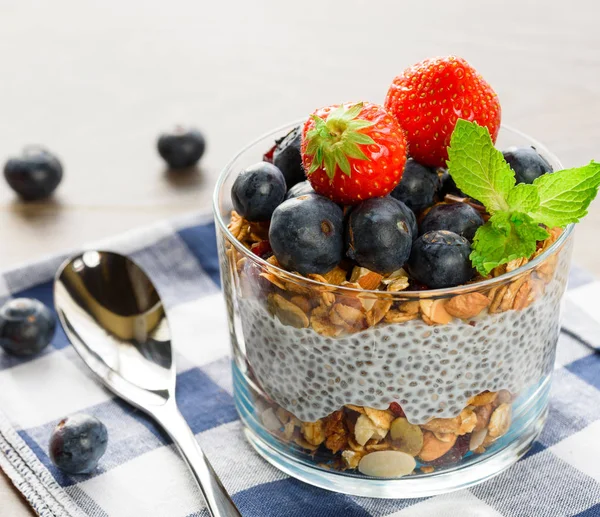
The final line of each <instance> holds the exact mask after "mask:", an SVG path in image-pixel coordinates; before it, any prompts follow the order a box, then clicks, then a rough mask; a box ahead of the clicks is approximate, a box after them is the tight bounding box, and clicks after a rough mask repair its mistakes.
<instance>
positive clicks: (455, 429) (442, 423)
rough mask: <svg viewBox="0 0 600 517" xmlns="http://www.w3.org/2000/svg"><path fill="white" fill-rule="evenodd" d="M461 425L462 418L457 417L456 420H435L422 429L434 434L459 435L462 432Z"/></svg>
mask: <svg viewBox="0 0 600 517" xmlns="http://www.w3.org/2000/svg"><path fill="white" fill-rule="evenodd" d="M460 424H461V419H460V416H456V417H454V418H434V419H433V420H430V421H429V422H427V423H426V424H423V425H422V426H421V427H422V428H423V429H426V430H427V431H431V432H434V433H442V434H446V433H451V434H458V433H459V431H460Z"/></svg>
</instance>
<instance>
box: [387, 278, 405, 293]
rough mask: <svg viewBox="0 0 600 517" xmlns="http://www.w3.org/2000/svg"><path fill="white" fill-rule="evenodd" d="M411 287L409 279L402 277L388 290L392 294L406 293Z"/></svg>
mask: <svg viewBox="0 0 600 517" xmlns="http://www.w3.org/2000/svg"><path fill="white" fill-rule="evenodd" d="M408 286H409V282H408V277H400V278H397V279H396V280H394V281H393V282H392V283H391V284H388V286H387V290H388V291H389V292H391V293H397V292H399V291H404V290H405V289H407V288H408Z"/></svg>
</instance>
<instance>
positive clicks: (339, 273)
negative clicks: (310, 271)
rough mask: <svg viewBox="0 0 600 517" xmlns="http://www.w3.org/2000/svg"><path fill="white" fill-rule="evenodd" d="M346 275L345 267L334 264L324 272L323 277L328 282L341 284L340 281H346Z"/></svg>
mask: <svg viewBox="0 0 600 517" xmlns="http://www.w3.org/2000/svg"><path fill="white" fill-rule="evenodd" d="M346 275H347V273H346V270H345V269H342V268H341V267H339V266H336V267H334V268H333V269H332V270H331V271H329V272H328V273H325V274H324V275H323V279H324V280H325V282H327V283H328V284H331V285H341V284H342V282H345V281H346Z"/></svg>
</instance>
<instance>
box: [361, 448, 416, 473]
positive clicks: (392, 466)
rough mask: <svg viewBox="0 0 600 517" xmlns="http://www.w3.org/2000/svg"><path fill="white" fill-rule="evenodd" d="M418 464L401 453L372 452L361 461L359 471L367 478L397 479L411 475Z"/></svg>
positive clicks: (410, 457) (409, 456)
mask: <svg viewBox="0 0 600 517" xmlns="http://www.w3.org/2000/svg"><path fill="white" fill-rule="evenodd" d="M416 466H417V463H416V462H415V459H414V458H413V457H412V456H411V455H410V454H406V453H404V452H401V451H377V452H371V453H369V454H367V455H365V456H363V458H362V459H361V460H360V463H359V464H358V470H359V471H360V472H361V473H363V474H364V475H365V476H373V477H385V478H396V477H401V476H405V475H407V474H410V473H411V472H412V471H413V470H415V467H416Z"/></svg>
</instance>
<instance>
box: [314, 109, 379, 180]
mask: <svg viewBox="0 0 600 517" xmlns="http://www.w3.org/2000/svg"><path fill="white" fill-rule="evenodd" d="M362 109H363V103H362V102H359V103H357V104H354V105H350V106H340V107H338V108H337V109H335V110H333V111H332V112H331V113H329V115H328V116H327V118H326V119H325V120H323V119H322V118H320V117H318V116H317V115H312V119H313V120H314V121H315V127H314V128H313V129H311V130H310V131H309V132H308V133H307V134H306V141H307V145H306V154H307V155H309V156H312V157H313V159H312V163H311V166H310V168H309V170H308V174H312V173H313V172H315V171H317V170H318V169H320V168H323V167H324V168H325V172H326V173H327V177H328V178H329V179H330V180H331V181H333V178H334V177H335V173H336V171H337V169H338V168H339V169H340V170H341V171H342V172H343V173H344V174H346V176H351V174H352V172H351V167H350V162H349V160H348V158H354V159H355V160H369V157H368V156H367V155H365V153H364V152H363V151H362V150H361V148H360V147H359V145H369V144H374V143H375V141H374V140H373V139H372V138H371V137H370V136H368V135H365V134H364V133H361V132H360V131H361V130H362V129H365V128H367V127H370V126H372V125H373V122H370V121H368V120H363V119H359V118H357V117H358V115H359V114H360V112H361V111H362Z"/></svg>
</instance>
